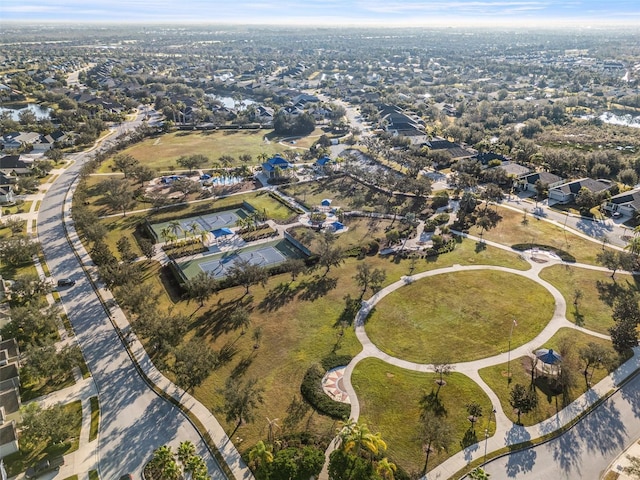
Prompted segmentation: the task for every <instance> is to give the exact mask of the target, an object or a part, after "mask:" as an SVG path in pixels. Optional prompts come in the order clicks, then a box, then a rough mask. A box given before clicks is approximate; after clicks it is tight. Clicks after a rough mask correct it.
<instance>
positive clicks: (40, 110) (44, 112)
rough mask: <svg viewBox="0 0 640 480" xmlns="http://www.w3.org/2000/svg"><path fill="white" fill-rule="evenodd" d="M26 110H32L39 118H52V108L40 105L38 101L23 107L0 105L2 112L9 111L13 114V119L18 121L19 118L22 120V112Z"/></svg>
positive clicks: (0, 112)
mask: <svg viewBox="0 0 640 480" xmlns="http://www.w3.org/2000/svg"><path fill="white" fill-rule="evenodd" d="M25 110H31V111H32V112H33V113H34V115H35V116H36V118H37V119H38V120H43V119H48V118H51V109H50V108H47V107H43V106H42V105H38V104H37V103H27V104H26V105H25V106H24V107H22V108H6V107H0V114H2V113H4V112H9V113H10V114H11V119H12V120H15V121H16V122H17V121H18V120H20V112H23V111H25Z"/></svg>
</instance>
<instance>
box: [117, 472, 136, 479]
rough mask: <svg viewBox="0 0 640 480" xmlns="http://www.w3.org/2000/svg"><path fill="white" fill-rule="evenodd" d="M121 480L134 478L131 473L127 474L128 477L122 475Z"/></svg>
mask: <svg viewBox="0 0 640 480" xmlns="http://www.w3.org/2000/svg"><path fill="white" fill-rule="evenodd" d="M120 480H133V477H132V476H131V474H130V473H127V474H126V475H122V476H121V477H120Z"/></svg>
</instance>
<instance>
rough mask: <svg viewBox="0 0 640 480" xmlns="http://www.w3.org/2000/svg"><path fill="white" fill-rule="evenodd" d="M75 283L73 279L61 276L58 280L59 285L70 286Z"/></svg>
mask: <svg viewBox="0 0 640 480" xmlns="http://www.w3.org/2000/svg"><path fill="white" fill-rule="evenodd" d="M75 284H76V281H75V280H71V279H70V278H62V279H60V280H58V286H59V287H71V286H73V285H75Z"/></svg>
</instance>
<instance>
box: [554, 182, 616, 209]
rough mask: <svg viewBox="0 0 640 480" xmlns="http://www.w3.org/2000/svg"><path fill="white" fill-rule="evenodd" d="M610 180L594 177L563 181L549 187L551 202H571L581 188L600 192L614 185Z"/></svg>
mask: <svg viewBox="0 0 640 480" xmlns="http://www.w3.org/2000/svg"><path fill="white" fill-rule="evenodd" d="M614 185H615V184H614V183H612V182H610V181H609V180H594V179H593V178H580V179H578V180H573V181H571V182H567V183H563V184H560V185H557V186H555V187H553V188H550V189H549V203H551V202H554V203H561V204H565V203H571V202H573V201H574V200H575V199H576V195H578V192H580V190H581V189H583V188H586V189H587V190H589V191H590V192H591V193H600V192H603V191H605V190H609V189H611V188H613V187H614Z"/></svg>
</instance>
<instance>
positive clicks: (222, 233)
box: [211, 228, 233, 238]
mask: <svg viewBox="0 0 640 480" xmlns="http://www.w3.org/2000/svg"><path fill="white" fill-rule="evenodd" d="M211 233H213V236H214V237H215V238H220V237H226V236H227V235H233V231H232V230H231V229H230V228H218V229H217V230H211Z"/></svg>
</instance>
